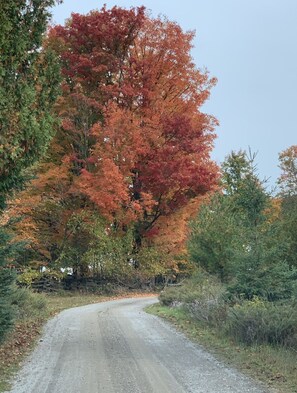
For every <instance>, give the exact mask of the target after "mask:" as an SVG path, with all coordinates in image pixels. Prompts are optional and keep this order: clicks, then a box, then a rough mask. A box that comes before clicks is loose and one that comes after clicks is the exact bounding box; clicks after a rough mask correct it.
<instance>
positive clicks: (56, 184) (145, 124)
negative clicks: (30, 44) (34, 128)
mask: <svg viewBox="0 0 297 393" xmlns="http://www.w3.org/2000/svg"><path fill="white" fill-rule="evenodd" d="M192 39H193V33H192V32H183V31H182V29H181V28H180V26H179V25H178V24H177V23H175V22H170V21H168V20H167V19H165V18H156V19H154V18H152V17H150V16H149V14H147V13H146V12H145V10H144V8H136V9H134V8H132V9H130V10H125V9H121V8H118V7H114V8H112V9H111V10H108V9H106V8H105V7H104V8H102V9H101V10H100V11H93V12H91V13H90V14H88V15H79V14H72V17H71V18H70V19H69V20H68V22H67V24H66V25H65V26H55V27H52V28H51V29H50V32H49V35H48V38H47V41H46V44H45V45H46V46H49V47H50V48H51V49H53V50H54V51H55V52H56V53H57V55H58V57H59V58H60V61H61V64H62V76H63V82H62V95H61V97H60V99H59V100H58V104H57V106H56V110H57V112H58V114H59V117H60V118H61V127H60V128H59V129H58V131H57V133H56V136H55V138H54V140H53V142H52V144H51V148H50V150H49V152H48V156H47V159H46V160H45V161H44V162H43V164H42V165H41V166H40V169H39V177H38V178H37V179H36V180H35V181H34V182H33V183H32V186H31V189H29V190H28V191H27V193H28V194H27V195H28V198H29V199H30V198H32V197H33V195H35V194H39V195H41V196H42V197H40V201H39V203H37V205H35V206H32V209H33V210H32V211H31V213H30V214H28V212H27V216H28V217H30V218H29V220H31V221H32V220H33V221H34V225H33V224H32V226H31V228H36V225H37V232H38V230H39V232H44V233H45V234H48V233H49V232H50V231H54V232H55V233H53V236H48V235H46V236H45V237H46V239H52V240H53V243H54V246H53V245H50V244H48V245H47V247H46V248H47V250H51V249H53V250H52V251H50V253H51V255H52V256H51V259H54V258H56V257H57V256H56V253H57V248H58V250H60V251H61V247H62V246H63V244H64V240H63V239H64V238H65V236H68V232H67V225H68V224H67V223H68V222H69V220H70V221H71V217H72V216H73V214H80V212H82V211H84V210H85V211H86V210H88V211H97V214H98V215H99V216H101V217H104V219H105V220H106V222H107V223H109V224H108V225H109V228H113V229H118V230H119V231H120V232H121V233H125V231H127V230H128V228H130V229H131V226H133V228H134V229H133V233H134V242H135V245H134V248H135V250H136V251H137V249H139V248H140V247H141V245H148V244H154V245H155V246H156V247H160V248H161V249H162V250H163V251H164V252H165V253H168V251H170V250H173V254H177V253H178V252H179V251H181V250H183V242H184V241H185V238H186V226H187V221H188V219H189V218H190V217H191V216H192V214H193V208H194V207H195V209H197V206H198V204H199V203H198V202H197V201H199V200H200V199H199V198H200V197H201V196H203V195H204V194H206V193H207V192H208V191H211V190H212V189H213V188H214V187H215V186H216V183H217V179H218V168H217V166H216V164H215V163H214V162H213V161H212V160H211V159H210V152H211V149H212V147H213V140H214V137H215V134H214V128H215V126H216V124H217V121H216V119H215V118H214V117H213V116H210V115H207V114H205V113H203V112H202V111H201V107H202V105H203V103H204V102H205V101H206V100H207V99H208V97H209V94H210V90H211V88H212V86H214V84H215V83H216V80H215V79H213V78H209V75H208V73H207V72H202V71H200V70H198V69H197V68H196V66H195V64H194V63H193V60H192V57H191V53H190V52H191V48H192ZM53 204H54V206H55V209H58V212H59V214H58V216H57V217H56V220H55V221H56V222H52V221H51V219H54V216H53V214H51V209H52V208H53ZM55 211H56V210H55ZM85 217H86V216H85ZM179 220H180V221H179ZM30 225H31V224H30ZM28 227H29V224H28ZM177 227H179V229H178V230H176V228H177ZM63 228H64V229H63ZM34 230H35V229H34ZM170 232H171V233H172V232H176V236H175V239H172V241H171V242H167V244H166V245H165V243H166V239H169V238H170ZM157 235H158V236H157ZM42 238H44V237H42V236H39V242H40V245H41V244H44V241H43V240H42ZM143 239H146V240H145V242H144V241H143ZM48 241H49V242H50V240H48ZM41 248H42V247H41ZM169 249H170V250H169ZM47 252H49V251H47Z"/></svg>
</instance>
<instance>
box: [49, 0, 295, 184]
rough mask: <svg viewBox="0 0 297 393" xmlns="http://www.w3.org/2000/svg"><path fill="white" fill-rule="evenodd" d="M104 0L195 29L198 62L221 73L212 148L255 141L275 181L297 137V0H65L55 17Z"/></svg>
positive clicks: (264, 172) (210, 108) (210, 106)
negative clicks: (280, 156)
mask: <svg viewBox="0 0 297 393" xmlns="http://www.w3.org/2000/svg"><path fill="white" fill-rule="evenodd" d="M104 3H106V4H107V7H108V8H111V7H113V6H114V5H117V6H119V7H125V8H130V7H131V6H141V5H144V6H145V7H146V8H148V9H150V10H151V11H152V15H153V16H156V15H158V14H164V15H166V16H167V17H168V18H169V19H170V20H174V21H176V22H178V23H179V24H180V25H181V26H182V28H183V29H184V30H196V39H195V41H194V45H195V48H194V49H193V52H192V55H193V58H194V60H195V63H196V65H197V67H199V68H203V67H206V68H207V69H208V70H209V72H210V74H211V75H212V76H216V77H217V78H218V84H217V86H216V87H215V88H214V89H213V91H212V95H211V97H210V100H209V101H208V102H207V104H206V105H205V107H204V108H205V112H207V113H210V114H213V115H215V116H216V117H217V118H218V120H219V121H220V126H219V127H218V129H217V135H218V138H217V140H216V143H215V149H214V152H213V155H212V156H213V158H214V159H215V160H216V161H217V162H219V163H220V162H221V161H223V160H224V158H225V156H226V155H227V154H228V153H230V151H231V150H239V149H240V148H241V149H245V150H247V149H248V148H249V147H250V148H251V149H252V151H254V152H258V157H257V162H258V169H259V173H260V176H261V177H262V178H263V177H270V179H271V180H270V184H271V186H273V185H274V183H275V180H276V178H277V177H278V175H279V169H278V153H279V152H281V151H282V150H284V149H286V148H287V147H289V146H291V145H293V144H297V129H296V120H295V117H296V114H297V110H296V104H297V0H183V1H180V0H142V1H141V0H118V1H108V0H105V1H99V0H83V1H79V0H77V1H73V0H64V3H63V4H62V5H59V6H57V7H55V8H54V10H53V21H54V22H55V23H57V24H63V23H64V20H65V19H66V18H68V17H69V16H70V14H71V12H79V13H87V12H89V11H90V10H92V9H98V8H99V9H100V8H101V7H102V5H103V4H104Z"/></svg>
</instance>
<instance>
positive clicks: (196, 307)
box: [159, 271, 228, 326]
mask: <svg viewBox="0 0 297 393" xmlns="http://www.w3.org/2000/svg"><path fill="white" fill-rule="evenodd" d="M159 299H160V302H161V304H163V305H166V306H177V305H179V306H182V307H184V308H185V309H186V310H188V311H189V313H190V315H191V317H192V318H193V319H196V320H197V321H199V322H202V323H205V324H207V325H210V326H214V325H215V326H217V324H218V323H220V324H221V323H223V322H224V320H225V317H226V312H227V308H228V305H227V303H226V301H225V300H226V289H225V287H224V286H223V285H222V284H221V283H220V282H219V280H217V279H216V278H215V277H212V276H210V275H208V274H206V273H204V272H202V271H199V272H198V273H196V274H195V275H194V276H193V277H192V278H191V279H188V280H187V281H185V282H183V283H182V285H181V286H177V287H167V288H165V290H164V291H162V292H161V294H160V296H159Z"/></svg>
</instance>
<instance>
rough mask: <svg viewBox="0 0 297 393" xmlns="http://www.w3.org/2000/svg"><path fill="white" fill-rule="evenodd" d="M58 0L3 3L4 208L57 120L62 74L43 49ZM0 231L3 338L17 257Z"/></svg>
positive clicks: (0, 180)
mask: <svg viewBox="0 0 297 393" xmlns="http://www.w3.org/2000/svg"><path fill="white" fill-rule="evenodd" d="M54 3H55V0H30V1H29V0H9V1H7V2H4V1H3V2H1V7H0V53H1V58H0V209H3V208H4V206H5V199H6V197H7V195H8V194H9V193H10V192H12V191H13V190H14V189H16V188H18V187H20V186H21V185H22V183H23V182H24V169H26V168H28V167H29V166H30V165H32V164H33V163H34V162H36V161H37V160H38V159H39V158H40V157H41V156H42V155H43V154H44V152H45V150H46V147H47V145H48V143H49V141H50V139H51V137H52V135H53V130H54V125H55V122H56V119H55V116H54V115H53V112H52V110H53V105H54V103H55V100H56V97H57V95H58V92H59V83H60V80H59V79H60V77H59V75H60V73H59V65H58V62H57V59H56V57H55V55H54V54H53V52H51V51H50V50H47V49H44V48H42V41H43V38H44V34H45V31H46V28H47V24H48V21H49V18H50V13H49V11H48V9H49V7H50V6H52V5H54ZM13 251H14V250H13V247H12V246H11V245H10V239H9V236H8V234H7V232H6V231H5V229H1V231H0V299H1V300H0V339H1V338H2V337H3V334H4V332H5V331H6V330H7V328H8V327H9V326H10V324H11V322H12V312H11V308H10V305H9V292H10V284H11V282H12V280H13V277H12V275H11V273H10V271H9V270H7V269H5V266H6V264H7V262H8V261H9V260H10V258H12V257H13V254H12V252H13Z"/></svg>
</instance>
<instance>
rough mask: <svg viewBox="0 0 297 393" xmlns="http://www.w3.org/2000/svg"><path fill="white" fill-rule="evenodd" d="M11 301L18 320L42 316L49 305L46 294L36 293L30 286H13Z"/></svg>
mask: <svg viewBox="0 0 297 393" xmlns="http://www.w3.org/2000/svg"><path fill="white" fill-rule="evenodd" d="M10 302H11V305H12V307H13V309H14V314H15V317H16V318H17V319H18V320H20V319H26V318H32V317H39V316H42V315H43V313H44V311H45V310H46V305H47V300H46V297H45V296H44V295H42V294H38V293H34V292H32V291H31V290H30V289H28V288H18V287H14V288H13V290H12V293H11V297H10Z"/></svg>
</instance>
